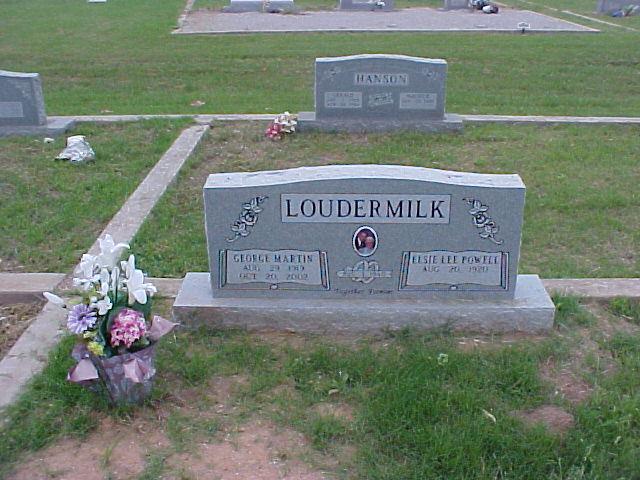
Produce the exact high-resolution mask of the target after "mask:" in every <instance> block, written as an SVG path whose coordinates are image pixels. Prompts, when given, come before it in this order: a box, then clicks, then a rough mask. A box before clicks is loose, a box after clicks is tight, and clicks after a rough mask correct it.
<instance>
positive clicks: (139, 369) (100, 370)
mask: <svg viewBox="0 0 640 480" xmlns="http://www.w3.org/2000/svg"><path fill="white" fill-rule="evenodd" d="M72 356H73V357H74V358H75V359H76V360H77V361H78V363H77V364H76V365H75V366H74V367H73V368H72V369H71V370H70V371H69V374H68V377H67V379H68V380H69V381H71V382H74V383H78V384H80V385H82V386H84V387H87V388H90V389H91V390H96V387H97V385H98V384H99V383H102V384H103V385H104V387H105V390H106V392H107V394H108V397H109V401H110V402H111V404H112V405H116V406H123V405H132V404H141V403H142V402H144V400H145V399H147V398H148V397H149V395H150V394H151V389H152V388H153V380H154V377H155V374H156V369H155V356H156V344H155V343H154V344H152V345H150V346H148V347H146V348H144V349H142V350H138V351H137V352H133V353H125V354H123V355H116V356H113V357H110V358H104V357H98V356H96V355H94V354H92V353H91V352H89V351H88V350H87V348H86V346H85V345H84V344H78V345H76V347H75V348H74V350H73V353H72Z"/></svg>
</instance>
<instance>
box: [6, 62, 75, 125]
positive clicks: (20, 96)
mask: <svg viewBox="0 0 640 480" xmlns="http://www.w3.org/2000/svg"><path fill="white" fill-rule="evenodd" d="M72 125H73V122H72V121H48V120H47V114H46V113H45V108H44V97H43V95H42V85H41V83H40V75H38V74H37V73H19V72H8V71H5V70H0V137H4V136H10V135H56V134H60V133H63V132H64V131H66V129H68V128H71V126H72Z"/></svg>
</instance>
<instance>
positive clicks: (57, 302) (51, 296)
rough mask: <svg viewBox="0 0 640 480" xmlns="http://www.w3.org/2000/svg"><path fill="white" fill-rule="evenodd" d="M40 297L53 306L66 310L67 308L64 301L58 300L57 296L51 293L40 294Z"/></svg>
mask: <svg viewBox="0 0 640 480" xmlns="http://www.w3.org/2000/svg"><path fill="white" fill-rule="evenodd" d="M42 295H43V296H44V298H46V299H47V300H49V301H50V302H51V303H53V304H54V305H59V306H61V307H62V308H66V307H67V306H66V305H65V303H64V300H63V299H62V298H60V297H59V296H58V295H54V294H53V293H51V292H42Z"/></svg>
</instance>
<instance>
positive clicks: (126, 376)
mask: <svg viewBox="0 0 640 480" xmlns="http://www.w3.org/2000/svg"><path fill="white" fill-rule="evenodd" d="M99 245H100V254H99V255H89V254H85V255H83V256H82V260H81V261H80V264H79V265H78V268H77V269H76V272H75V273H76V275H78V276H77V277H76V278H74V279H73V283H74V285H75V286H76V287H79V288H80V289H81V290H82V292H83V295H82V300H81V302H80V303H78V304H77V305H73V306H70V305H69V306H67V305H65V303H64V300H62V299H61V298H60V297H58V296H56V295H53V294H52V293H49V292H45V293H44V296H45V297H46V298H47V299H48V300H49V301H51V302H53V303H56V304H58V305H60V306H62V307H63V308H66V309H68V311H69V313H68V315H67V328H68V329H69V330H70V331H71V333H73V334H75V335H77V336H78V340H79V342H78V344H77V345H76V346H75V348H74V349H73V353H72V356H73V358H74V359H75V360H76V361H77V364H76V365H75V366H74V367H72V368H71V370H69V373H68V376H67V379H68V380H69V381H71V382H74V383H78V384H80V385H83V386H85V387H89V388H95V387H96V386H97V385H98V384H99V383H100V382H102V383H103V385H104V386H105V388H106V391H107V393H108V395H109V400H110V401H111V403H113V404H117V405H121V404H127V403H139V402H141V401H143V400H144V399H145V398H146V397H147V396H148V395H149V393H150V392H151V387H152V385H153V378H154V375H155V367H154V358H155V344H156V342H157V341H158V340H159V339H160V338H161V337H162V336H164V335H166V334H167V333H169V332H170V331H171V330H172V329H173V328H174V327H175V325H176V324H174V323H172V322H169V321H168V320H165V319H163V318H162V317H159V316H153V317H152V315H151V303H152V298H151V297H152V296H153V294H154V293H155V292H156V288H155V287H154V286H153V285H152V284H150V283H145V278H144V274H143V273H142V271H141V270H139V269H137V268H136V265H135V257H134V256H133V255H130V256H129V258H128V260H126V261H123V262H120V261H119V259H120V257H121V255H122V253H123V251H124V250H126V249H128V248H129V246H128V245H127V244H124V243H118V244H116V243H115V242H114V241H113V238H112V237H111V236H110V235H105V237H104V238H103V239H100V240H99Z"/></svg>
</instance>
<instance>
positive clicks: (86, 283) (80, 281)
mask: <svg viewBox="0 0 640 480" xmlns="http://www.w3.org/2000/svg"><path fill="white" fill-rule="evenodd" d="M93 281H94V279H93V278H78V277H75V278H74V279H73V286H74V287H82V289H83V290H89V289H90V288H91V287H92V286H93Z"/></svg>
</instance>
